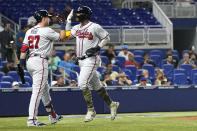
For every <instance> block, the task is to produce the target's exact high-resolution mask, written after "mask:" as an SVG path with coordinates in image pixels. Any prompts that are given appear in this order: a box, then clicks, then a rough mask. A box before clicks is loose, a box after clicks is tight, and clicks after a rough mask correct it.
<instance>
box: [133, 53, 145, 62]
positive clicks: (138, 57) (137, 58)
mask: <svg viewBox="0 0 197 131" xmlns="http://www.w3.org/2000/svg"><path fill="white" fill-rule="evenodd" d="M134 60H135V61H136V62H137V63H138V64H141V63H143V62H144V58H143V57H142V56H140V55H135V56H134Z"/></svg>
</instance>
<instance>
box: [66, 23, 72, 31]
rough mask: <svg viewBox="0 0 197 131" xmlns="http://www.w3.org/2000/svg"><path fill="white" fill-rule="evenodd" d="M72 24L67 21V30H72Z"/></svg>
mask: <svg viewBox="0 0 197 131" xmlns="http://www.w3.org/2000/svg"><path fill="white" fill-rule="evenodd" d="M71 28H72V26H71V22H67V23H66V31H69V30H71Z"/></svg>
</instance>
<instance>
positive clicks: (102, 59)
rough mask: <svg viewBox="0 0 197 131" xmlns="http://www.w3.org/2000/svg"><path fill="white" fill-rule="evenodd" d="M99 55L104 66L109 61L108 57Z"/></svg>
mask: <svg viewBox="0 0 197 131" xmlns="http://www.w3.org/2000/svg"><path fill="white" fill-rule="evenodd" d="M100 57H101V61H102V63H104V65H105V66H106V65H107V64H108V62H109V60H108V57H107V56H100Z"/></svg>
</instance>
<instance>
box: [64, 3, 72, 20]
mask: <svg viewBox="0 0 197 131" xmlns="http://www.w3.org/2000/svg"><path fill="white" fill-rule="evenodd" d="M70 11H71V8H70V6H69V5H65V7H64V11H63V13H62V14H63V15H64V18H65V19H66V18H67V16H68V14H69V13H70Z"/></svg>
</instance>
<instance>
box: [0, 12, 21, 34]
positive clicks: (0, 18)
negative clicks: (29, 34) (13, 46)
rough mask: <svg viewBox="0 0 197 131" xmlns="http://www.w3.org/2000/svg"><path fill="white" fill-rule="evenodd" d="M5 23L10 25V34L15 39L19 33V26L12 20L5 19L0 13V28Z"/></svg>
mask: <svg viewBox="0 0 197 131" xmlns="http://www.w3.org/2000/svg"><path fill="white" fill-rule="evenodd" d="M5 23H10V26H11V33H12V34H13V35H14V37H15V38H16V34H17V32H18V31H19V25H18V24H17V23H15V22H14V21H13V20H11V19H9V18H7V17H6V16H4V15H3V14H1V13H0V24H1V26H4V24H5Z"/></svg>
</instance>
